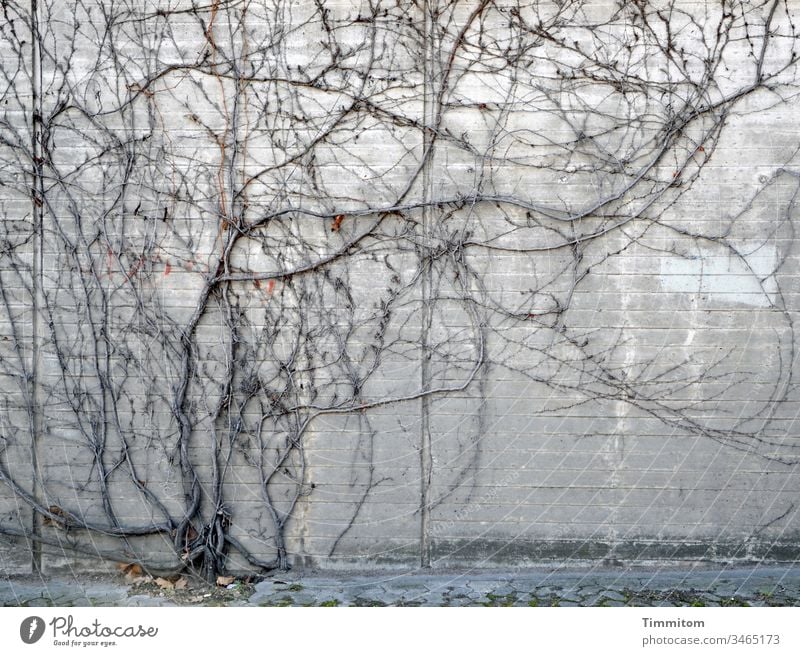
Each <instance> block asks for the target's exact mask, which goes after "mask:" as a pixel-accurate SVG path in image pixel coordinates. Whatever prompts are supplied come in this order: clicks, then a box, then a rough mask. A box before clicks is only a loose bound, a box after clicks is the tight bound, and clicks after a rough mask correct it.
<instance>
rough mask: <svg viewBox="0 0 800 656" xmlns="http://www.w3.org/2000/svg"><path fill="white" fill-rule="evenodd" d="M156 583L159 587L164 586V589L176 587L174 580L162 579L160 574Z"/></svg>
mask: <svg viewBox="0 0 800 656" xmlns="http://www.w3.org/2000/svg"><path fill="white" fill-rule="evenodd" d="M154 583H155V584H156V585H157V586H158V587H159V588H163V589H164V590H172V589H173V588H174V587H175V584H174V583H173V582H172V581H168V580H167V579H162V578H161V577H160V576H159V577H158V578H157V579H156V580H155V581H154Z"/></svg>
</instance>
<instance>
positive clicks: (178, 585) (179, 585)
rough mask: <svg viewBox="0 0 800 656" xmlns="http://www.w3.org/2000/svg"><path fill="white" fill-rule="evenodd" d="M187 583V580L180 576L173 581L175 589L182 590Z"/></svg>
mask: <svg viewBox="0 0 800 656" xmlns="http://www.w3.org/2000/svg"><path fill="white" fill-rule="evenodd" d="M187 584H188V581H187V580H186V579H185V578H183V577H181V578H179V579H178V580H177V581H175V589H176V590H183V589H184V588H185V587H186V586H187Z"/></svg>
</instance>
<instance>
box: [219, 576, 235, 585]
mask: <svg viewBox="0 0 800 656" xmlns="http://www.w3.org/2000/svg"><path fill="white" fill-rule="evenodd" d="M234 580H235V579H234V577H232V576H218V577H217V585H230V584H231V583H233V582H234Z"/></svg>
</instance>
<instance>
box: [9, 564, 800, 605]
mask: <svg viewBox="0 0 800 656" xmlns="http://www.w3.org/2000/svg"><path fill="white" fill-rule="evenodd" d="M170 586H172V587H170ZM0 605H2V606H178V605H180V606H187V605H197V606H199V605H202V606H526V607H527V606H530V607H535V606H796V605H800V566H798V567H791V568H779V567H757V568H735V569H692V570H687V569H643V568H628V569H626V568H616V569H585V570H577V569H570V570H565V569H562V570H544V569H542V570H524V571H520V572H513V573H511V572H505V573H504V572H498V571H492V572H457V573H449V574H446V573H438V572H437V573H425V572H420V571H416V572H413V573H403V574H401V573H392V574H386V573H384V574H382V575H381V574H373V575H370V576H365V575H353V574H345V573H341V574H339V573H337V574H331V573H326V574H324V575H321V574H318V573H316V574H315V573H299V572H298V573H281V574H279V575H276V576H272V577H268V578H264V579H262V580H258V579H238V580H233V581H232V582H230V583H227V584H226V585H217V586H209V585H207V584H205V583H203V582H200V581H190V580H185V581H183V582H182V583H181V584H180V585H178V586H177V587H175V586H174V581H167V580H165V579H151V578H149V577H146V576H145V577H140V578H139V579H138V580H137V581H136V583H130V582H128V581H126V579H125V578H124V577H122V576H120V577H75V578H72V579H69V578H48V579H46V580H43V579H38V578H34V577H30V576H29V577H20V578H11V579H3V580H0Z"/></svg>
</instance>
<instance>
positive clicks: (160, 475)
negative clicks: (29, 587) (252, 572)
mask: <svg viewBox="0 0 800 656" xmlns="http://www.w3.org/2000/svg"><path fill="white" fill-rule="evenodd" d="M7 4H8V9H7V12H8V16H7V18H6V22H5V24H4V27H3V28H2V29H3V31H2V32H1V33H0V36H1V37H2V38H0V66H2V71H3V75H4V80H5V82H6V84H5V85H2V86H4V87H6V91H5V95H4V96H3V97H2V100H3V103H4V104H3V105H2V107H0V112H2V113H1V114H0V120H2V129H3V137H2V139H0V211H1V212H2V221H3V222H2V226H3V227H2V230H3V237H2V238H3V248H2V252H0V286H1V287H2V295H3V296H2V299H0V300H1V301H2V303H0V350H1V353H0V355H1V356H2V359H1V360H0V363H1V364H2V371H0V375H1V376H2V385H1V386H0V404H1V407H2V413H1V415H0V422H2V423H1V424H0V429H1V430H2V433H1V434H0V464H2V469H1V470H0V479H2V483H4V485H3V486H2V487H0V533H3V536H2V537H0V540H1V541H2V542H0V570H1V571H3V572H7V573H9V572H18V571H26V570H29V569H30V568H31V567H33V566H37V567H40V568H42V569H43V570H44V571H46V572H47V571H51V572H52V571H56V570H59V569H62V568H65V567H66V568H75V567H86V568H90V569H103V568H105V567H109V566H111V565H110V564H109V563H113V562H114V561H122V562H134V561H136V562H139V561H141V562H143V563H144V564H146V565H148V566H150V567H154V568H156V569H170V568H180V567H182V566H184V565H185V564H186V563H188V562H193V563H194V564H195V565H197V566H199V567H200V566H202V567H205V568H206V569H207V570H208V571H218V570H220V569H223V568H227V569H232V570H241V569H246V568H257V567H259V566H273V565H289V564H291V565H295V566H317V567H323V568H331V569H333V568H353V567H378V566H380V567H404V568H407V567H415V566H419V565H422V566H432V567H459V566H467V565H469V566H473V565H474V566H484V567H494V566H498V567H500V566H502V567H508V566H525V565H528V564H533V563H537V562H541V561H549V560H555V561H558V562H564V561H566V562H577V561H583V560H587V559H606V560H609V561H617V560H619V561H626V562H627V561H639V562H642V561H652V560H657V561H676V560H715V561H730V560H759V561H760V560H766V561H778V560H794V559H795V558H797V557H798V555H800V549H799V548H798V545H800V536H799V535H798V529H799V528H800V525H799V524H798V522H800V517H799V516H798V514H797V502H796V491H797V489H798V484H799V483H800V478H799V477H798V476H799V474H800V471H799V470H798V456H799V455H800V441H798V438H797V434H798V433H797V425H796V416H797V413H798V410H799V409H800V399H799V398H798V391H797V385H796V381H795V377H794V372H795V360H796V347H797V338H796V336H795V329H794V320H795V318H796V317H797V312H798V298H800V297H798V289H797V280H798V277H797V276H798V252H797V240H796V238H795V232H794V221H795V220H796V218H797V208H796V198H797V194H798V190H799V189H800V164H799V163H798V148H800V139H798V134H800V131H799V129H800V125H799V124H798V118H797V116H798V112H797V109H798V107H797V104H798V100H797V90H798V81H797V53H796V52H795V48H796V39H795V36H794V29H795V28H794V25H795V24H796V22H797V18H798V16H797V11H798V8H797V7H796V6H795V4H794V3H778V2H772V1H770V2H757V3H753V2H744V3H733V5H732V7H731V8H730V12H729V11H728V10H727V9H726V11H725V12H722V10H721V8H720V7H719V6H718V5H717V4H716V3H710V2H696V1H686V2H683V1H681V2H659V3H622V4H623V7H622V8H620V7H618V6H617V5H618V4H619V3H612V2H599V1H598V2H578V1H575V2H560V3H555V2H553V3H547V2H533V1H531V2H511V1H505V0H504V1H502V2H500V1H497V2H479V1H474V2H473V1H470V2H466V1H465V2H455V3H446V2H435V1H433V0H431V1H430V2H424V3H423V2H421V1H420V2H417V3H413V2H409V3H399V4H398V3H394V2H374V3H372V4H370V3H368V2H361V1H360V0H341V1H337V2H328V1H327V0H326V1H325V2H320V3H312V2H290V1H288V0H274V1H272V2H244V3H238V4H233V5H229V4H228V3H225V2H212V3H209V4H208V5H207V6H204V7H202V8H199V7H195V6H193V3H191V2H188V1H187V2H183V1H182V0H181V1H175V2H170V3H151V5H147V6H143V5H142V4H141V3H139V2H133V1H131V2H121V3H115V4H114V5H113V6H111V5H110V4H109V3H104V2H88V3H75V2H53V3H48V2H38V3H37V4H34V5H32V4H31V2H21V1H16V2H9V3H7ZM31 44H33V45H31ZM226 536H227V537H226Z"/></svg>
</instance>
